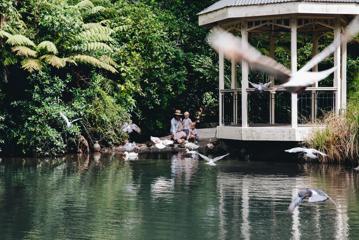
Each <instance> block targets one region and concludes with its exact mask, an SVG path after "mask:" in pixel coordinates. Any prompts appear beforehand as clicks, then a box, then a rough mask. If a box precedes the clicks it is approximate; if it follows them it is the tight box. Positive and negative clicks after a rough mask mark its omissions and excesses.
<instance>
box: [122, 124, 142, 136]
mask: <svg viewBox="0 0 359 240" xmlns="http://www.w3.org/2000/svg"><path fill="white" fill-rule="evenodd" d="M122 131H124V132H125V133H132V132H133V131H135V132H137V133H141V128H139V126H137V125H136V124H134V123H132V121H130V122H129V123H125V124H123V126H122Z"/></svg>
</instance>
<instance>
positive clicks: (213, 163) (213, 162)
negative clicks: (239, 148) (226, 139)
mask: <svg viewBox="0 0 359 240" xmlns="http://www.w3.org/2000/svg"><path fill="white" fill-rule="evenodd" d="M197 154H198V155H199V156H200V157H201V158H203V159H204V160H206V164H208V165H210V166H216V162H217V161H219V160H221V159H223V158H225V157H227V156H228V155H229V153H227V154H224V155H222V156H218V157H215V158H209V157H207V156H205V155H203V154H201V153H197Z"/></svg>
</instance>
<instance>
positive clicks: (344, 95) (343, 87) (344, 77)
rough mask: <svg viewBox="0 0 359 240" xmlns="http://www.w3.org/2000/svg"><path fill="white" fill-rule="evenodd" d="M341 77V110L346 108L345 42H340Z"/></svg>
mask: <svg viewBox="0 0 359 240" xmlns="http://www.w3.org/2000/svg"><path fill="white" fill-rule="evenodd" d="M341 77H342V79H341V83H342V86H341V90H342V94H341V104H342V106H341V107H342V109H343V111H346V109H347V44H346V43H345V44H342V76H341Z"/></svg>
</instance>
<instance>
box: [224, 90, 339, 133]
mask: <svg viewBox="0 0 359 240" xmlns="http://www.w3.org/2000/svg"><path fill="white" fill-rule="evenodd" d="M247 92H248V106H247V107H248V124H249V126H253V125H278V124H287V125H288V124H290V123H291V94H290V93H289V92H286V91H276V92H270V91H263V92H257V91H254V89H253V88H248V89H247ZM335 93H336V88H335V87H309V88H307V89H306V90H305V91H304V92H303V93H300V94H298V124H301V125H302V124H312V123H315V122H318V121H320V120H322V119H323V117H324V116H325V115H326V113H329V112H332V111H334V110H335ZM220 97H221V98H222V108H221V109H222V119H221V121H222V125H224V126H240V125H241V89H224V90H221V91H220Z"/></svg>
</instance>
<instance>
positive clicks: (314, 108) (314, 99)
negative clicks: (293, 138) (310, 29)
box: [311, 33, 319, 122]
mask: <svg viewBox="0 0 359 240" xmlns="http://www.w3.org/2000/svg"><path fill="white" fill-rule="evenodd" d="M318 42H319V35H318V34H316V33H314V36H313V49H312V56H313V57H314V56H315V55H317V54H318ZM312 71H313V72H318V64H317V65H315V66H314V67H313V69H312ZM313 87H316V88H317V87H318V82H316V83H315V84H314V86H313ZM311 103H312V104H311V120H312V122H315V119H316V118H317V105H318V103H317V91H316V90H313V91H312V97H311Z"/></svg>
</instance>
